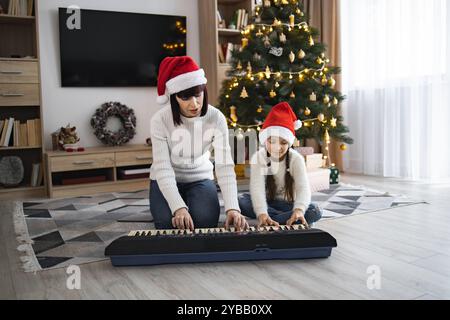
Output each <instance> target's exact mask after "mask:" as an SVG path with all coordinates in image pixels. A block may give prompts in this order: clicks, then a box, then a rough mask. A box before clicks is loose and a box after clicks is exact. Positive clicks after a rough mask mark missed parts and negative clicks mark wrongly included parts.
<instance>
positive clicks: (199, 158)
mask: <svg viewBox="0 0 450 320" xmlns="http://www.w3.org/2000/svg"><path fill="white" fill-rule="evenodd" d="M181 119H182V121H183V123H182V124H181V125H180V126H177V127H175V125H174V123H173V116H172V110H171V107H170V105H167V106H165V107H164V108H163V109H161V110H160V111H158V112H157V113H156V114H155V115H154V117H153V118H152V120H151V128H150V131H151V139H152V145H153V164H152V167H151V170H150V179H152V180H156V181H157V182H158V186H159V188H160V189H161V192H162V194H163V195H164V198H165V199H166V200H167V202H168V204H169V207H170V210H171V211H172V213H175V211H177V210H178V209H181V208H187V209H189V208H188V206H187V205H186V203H185V202H184V200H183V199H182V197H181V195H180V193H179V192H178V188H177V183H190V182H196V181H200V180H205V179H210V180H214V174H213V169H214V165H213V164H212V162H211V160H210V157H211V149H213V150H214V162H215V170H216V176H217V180H218V183H219V186H220V189H221V191H222V194H223V199H224V204H225V211H228V210H231V209H234V210H238V211H240V209H239V203H238V200H237V183H236V174H235V171H234V162H233V159H232V158H231V149H230V145H229V140H228V139H229V138H228V137H229V136H228V127H227V122H226V118H225V116H224V115H223V114H222V113H221V112H220V111H219V110H218V109H216V108H214V107H213V106H209V107H208V112H207V113H206V115H205V116H203V117H197V118H186V117H183V116H182V117H181Z"/></svg>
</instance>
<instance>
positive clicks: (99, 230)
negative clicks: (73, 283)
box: [14, 184, 423, 272]
mask: <svg viewBox="0 0 450 320" xmlns="http://www.w3.org/2000/svg"><path fill="white" fill-rule="evenodd" d="M312 201H313V202H314V203H317V204H319V206H320V207H321V208H322V209H323V219H330V218H339V217H346V216H350V215H354V214H361V213H368V212H374V211H380V210H386V209H390V208H393V207H399V206H405V205H413V204H418V203H423V202H421V201H415V200H412V199H409V198H407V197H405V196H401V195H392V194H389V193H383V192H379V191H374V190H369V189H367V188H364V187H353V186H349V185H344V184H340V185H335V186H332V187H331V188H330V189H329V190H325V191H321V192H316V193H314V194H313V196H312ZM220 202H221V205H222V214H221V217H220V223H221V224H223V222H224V220H225V215H224V214H223V211H224V210H223V200H220ZM15 211H16V212H15V213H14V224H15V229H16V234H17V236H18V240H19V242H20V246H19V247H18V249H19V251H21V252H22V253H23V256H22V257H21V259H22V262H23V266H24V269H25V271H27V272H36V271H40V270H48V269H54V268H65V267H67V266H69V265H80V264H85V263H92V262H97V261H102V260H105V259H106V258H105V256H104V250H105V248H106V246H108V245H109V244H110V243H111V242H112V241H114V240H115V239H117V238H119V237H121V236H123V235H125V234H128V232H129V231H130V230H142V229H152V228H154V225H153V218H152V216H151V213H150V210H149V200H148V190H143V191H138V192H127V193H110V194H101V195H94V196H85V197H76V198H69V199H59V200H54V199H50V200H42V201H37V202H24V203H17V204H16V209H15ZM249 222H250V224H255V221H249Z"/></svg>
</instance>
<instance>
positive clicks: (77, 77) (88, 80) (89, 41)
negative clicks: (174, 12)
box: [59, 8, 187, 87]
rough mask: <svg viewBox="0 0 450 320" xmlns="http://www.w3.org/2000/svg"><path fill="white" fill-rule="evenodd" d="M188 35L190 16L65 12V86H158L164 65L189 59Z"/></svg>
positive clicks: (61, 11) (62, 25) (62, 22)
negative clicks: (175, 58)
mask: <svg viewBox="0 0 450 320" xmlns="http://www.w3.org/2000/svg"><path fill="white" fill-rule="evenodd" d="M74 14H78V15H76V16H75V15H74ZM75 19H78V20H75ZM186 30H187V28H186V17H184V16H167V15H154V14H141V13H124V12H111V11H99V10H85V9H81V10H79V11H77V12H75V11H73V10H69V11H68V10H67V8H59V37H60V56H61V85H62V87H153V86H156V84H157V75H158V68H159V64H160V63H161V61H162V60H163V59H164V58H165V57H168V56H182V55H186Z"/></svg>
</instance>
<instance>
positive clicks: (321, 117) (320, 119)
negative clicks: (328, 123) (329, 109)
mask: <svg viewBox="0 0 450 320" xmlns="http://www.w3.org/2000/svg"><path fill="white" fill-rule="evenodd" d="M317 119H318V120H319V121H320V122H324V121H325V115H324V114H323V113H321V114H319V115H318V116H317Z"/></svg>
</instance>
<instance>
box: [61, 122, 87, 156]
mask: <svg viewBox="0 0 450 320" xmlns="http://www.w3.org/2000/svg"><path fill="white" fill-rule="evenodd" d="M76 130H77V128H76V127H71V126H70V124H68V125H67V127H65V128H64V127H62V128H61V129H60V131H59V135H58V143H59V146H60V147H61V148H62V149H63V150H65V151H67V152H76V151H84V148H83V147H81V146H80V145H79V144H78V142H79V141H80V138H78V135H77V133H76Z"/></svg>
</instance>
